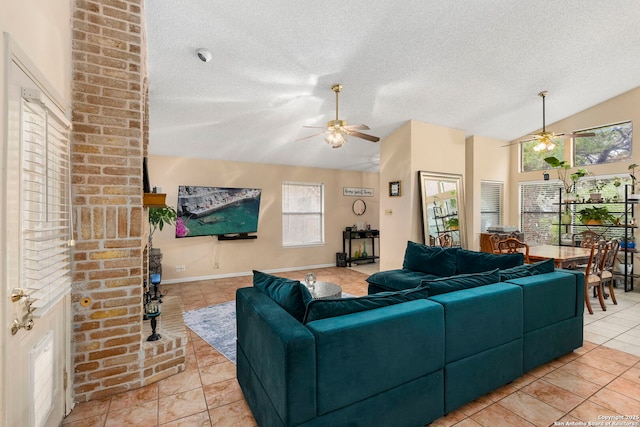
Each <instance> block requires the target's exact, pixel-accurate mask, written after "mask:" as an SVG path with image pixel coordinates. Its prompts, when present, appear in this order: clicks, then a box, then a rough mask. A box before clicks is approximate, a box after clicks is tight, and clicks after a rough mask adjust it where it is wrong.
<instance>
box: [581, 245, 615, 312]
mask: <svg viewBox="0 0 640 427" xmlns="http://www.w3.org/2000/svg"><path fill="white" fill-rule="evenodd" d="M608 247H609V245H608V244H607V242H606V241H605V240H602V239H601V240H599V241H598V242H597V243H596V244H595V245H594V246H591V255H590V256H589V262H588V264H587V269H586V270H585V272H584V303H585V305H586V306H587V310H589V314H593V309H592V308H591V301H590V297H589V289H591V288H595V289H596V291H597V296H598V301H599V302H600V307H602V311H607V307H606V306H605V304H604V295H603V290H602V269H603V266H604V261H605V258H606V256H607V249H608Z"/></svg>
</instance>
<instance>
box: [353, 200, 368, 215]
mask: <svg viewBox="0 0 640 427" xmlns="http://www.w3.org/2000/svg"><path fill="white" fill-rule="evenodd" d="M351 209H352V210H353V213H354V214H356V215H358V216H360V215H362V214H363V213H365V211H366V210H367V204H366V203H365V202H364V200H362V199H357V200H356V201H354V202H353V206H352V207H351Z"/></svg>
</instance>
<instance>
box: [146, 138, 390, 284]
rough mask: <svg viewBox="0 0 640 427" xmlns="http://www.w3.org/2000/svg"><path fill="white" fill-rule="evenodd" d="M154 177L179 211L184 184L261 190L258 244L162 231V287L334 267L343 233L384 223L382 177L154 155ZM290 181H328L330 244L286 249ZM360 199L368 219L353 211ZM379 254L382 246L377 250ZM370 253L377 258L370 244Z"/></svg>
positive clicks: (157, 238) (156, 240)
mask: <svg viewBox="0 0 640 427" xmlns="http://www.w3.org/2000/svg"><path fill="white" fill-rule="evenodd" d="M151 144H153V140H152V141H151ZM149 177H150V181H151V185H152V186H157V187H161V188H162V191H163V192H164V193H166V194H167V204H168V205H170V206H173V207H175V206H176V203H177V197H178V195H177V192H178V186H179V185H202V186H212V187H251V188H262V197H261V201H260V218H259V221H258V233H256V234H257V236H258V238H257V239H255V240H236V241H233V240H232V241H218V239H217V238H216V237H190V238H184V239H176V238H175V237H174V234H175V227H167V228H165V229H164V230H163V231H156V232H155V233H154V236H153V246H154V247H157V248H160V249H161V250H162V253H163V261H162V269H163V282H171V281H184V280H197V279H199V278H210V277H224V276H232V275H238V274H248V273H250V272H251V270H254V269H255V270H266V271H285V270H295V269H305V268H312V267H314V266H328V265H335V261H336V252H342V231H343V230H344V228H345V227H346V226H350V225H353V224H354V223H355V222H356V221H365V222H367V223H369V224H371V227H372V228H374V229H376V228H378V227H379V225H380V222H379V215H378V214H379V200H380V190H379V188H378V174H377V173H371V172H353V171H344V170H335V169H320V168H308V167H296V166H279V165H268V164H258V163H241V162H228V161H220V160H202V159H192V158H176V157H166V156H151V157H150V158H149ZM284 181H295V182H313V183H323V184H324V189H325V244H324V245H321V246H309V247H302V248H284V247H283V246H282V183H283V182H284ZM343 187H365V188H373V189H374V197H353V196H343V195H342V192H343ZM357 198H361V199H362V200H364V201H365V202H366V204H367V210H366V212H365V214H364V215H362V216H356V215H355V214H353V212H352V210H351V205H352V204H353V202H354V200H356V199H357ZM378 249H379V248H378V247H376V251H377V250H378ZM367 252H369V253H371V249H370V248H369V247H367ZM178 265H184V266H185V271H184V272H176V266H178ZM216 266H217V268H216Z"/></svg>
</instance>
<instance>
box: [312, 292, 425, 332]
mask: <svg viewBox="0 0 640 427" xmlns="http://www.w3.org/2000/svg"><path fill="white" fill-rule="evenodd" d="M428 296H429V295H428V290H427V289H425V288H421V287H417V288H414V289H406V290H404V291H397V292H378V293H377V294H373V295H367V296H364V297H354V298H340V299H315V300H313V301H311V302H310V303H309V304H308V305H307V312H306V314H305V316H304V322H303V323H305V324H307V323H308V322H313V321H314V320H320V319H326V318H328V317H336V316H342V315H344V314H350V313H358V312H360V311H366V310H373V309H375V308H380V307H386V306H389V305H394V304H400V303H403V302H407V301H413V300H416V299H425V298H427V297H428Z"/></svg>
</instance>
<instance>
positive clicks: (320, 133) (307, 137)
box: [294, 132, 325, 142]
mask: <svg viewBox="0 0 640 427" xmlns="http://www.w3.org/2000/svg"><path fill="white" fill-rule="evenodd" d="M323 133H325V132H318V133H314V134H313V135H309V136H305V137H303V138H300V139H296V140H295V141H294V142H298V141H302V140H305V139H309V138H313V137H314V136H318V135H322V134H323Z"/></svg>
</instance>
